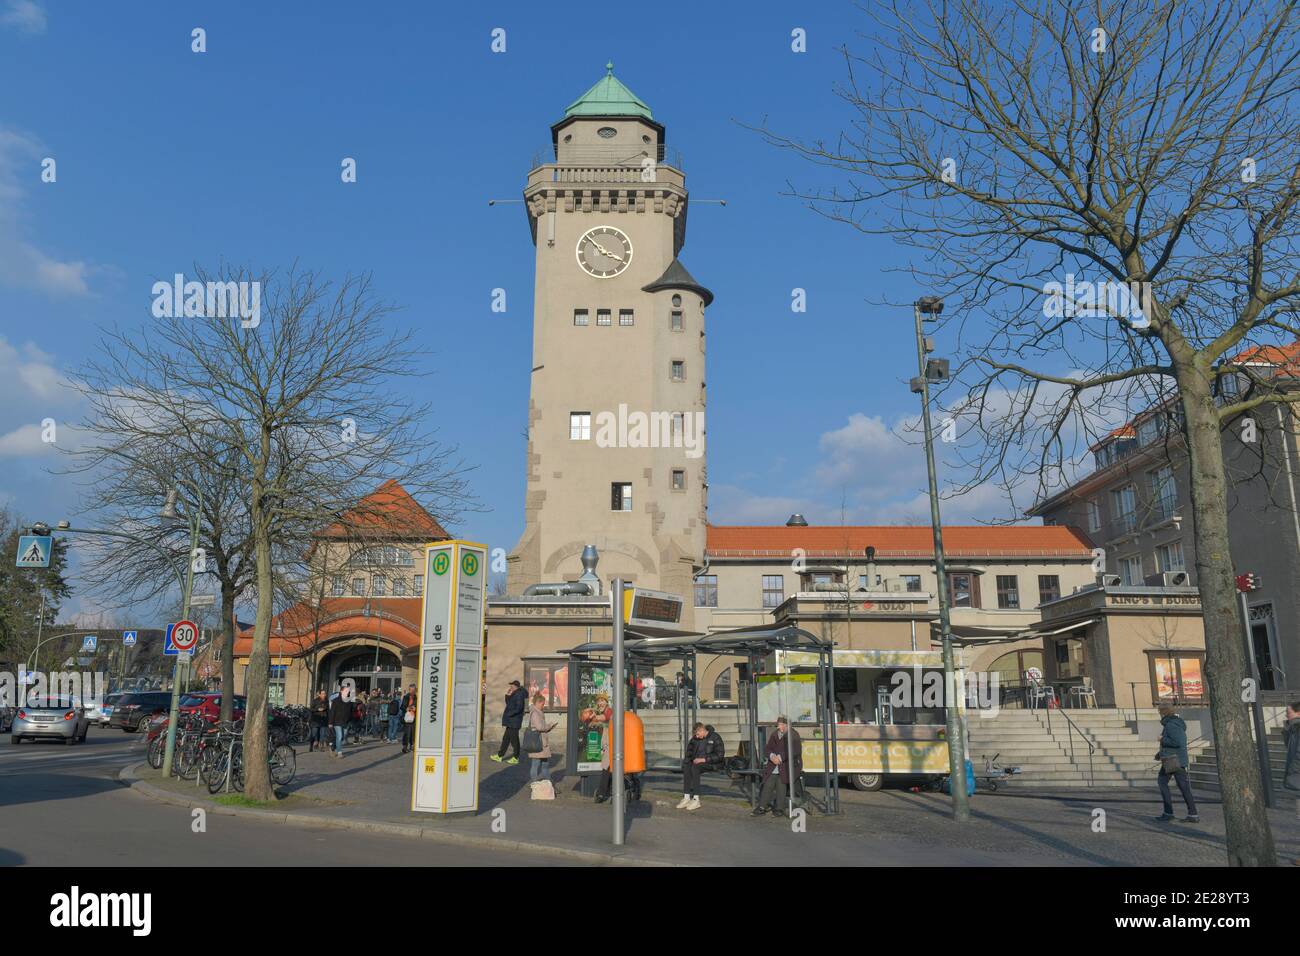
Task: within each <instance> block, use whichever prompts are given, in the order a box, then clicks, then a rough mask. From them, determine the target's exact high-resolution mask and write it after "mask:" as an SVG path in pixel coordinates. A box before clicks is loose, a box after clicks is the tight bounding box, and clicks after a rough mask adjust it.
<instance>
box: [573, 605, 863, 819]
mask: <svg viewBox="0 0 1300 956" xmlns="http://www.w3.org/2000/svg"><path fill="white" fill-rule="evenodd" d="M832 650H833V645H832V644H831V642H829V641H826V640H823V639H821V638H819V637H817V636H816V635H815V634H812V633H811V632H809V631H806V630H804V629H803V628H800V627H796V626H794V625H792V624H785V625H778V626H768V625H760V626H756V627H742V628H734V629H731V630H727V631H717V632H714V633H710V634H692V633H685V632H682V633H663V632H662V631H658V632H655V633H648V632H646V631H641V630H638V629H637V628H635V627H628V628H627V629H626V632H625V639H624V644H623V655H624V673H623V674H622V675H613V674H612V672H611V671H612V667H611V663H610V658H611V657H612V654H613V645H612V644H610V643H607V642H606V643H587V644H581V645H579V646H577V647H574V648H571V649H570V650H568V651H564V652H563V653H564V654H566V656H567V657H568V658H569V667H570V672H569V682H570V683H569V687H570V688H571V692H570V695H569V722H568V723H569V747H568V754H567V760H568V770H569V772H572V773H578V774H587V773H594V772H598V771H599V769H600V743H601V734H603V733H604V732H605V730H606V729H607V727H608V722H609V720H610V718H611V717H612V714H611V713H609V712H608V702H609V701H610V700H612V694H611V693H610V691H612V683H610V682H611V681H612V680H615V679H621V680H623V681H628V680H629V679H632V680H635V678H636V676H637V674H646V673H649V674H653V672H654V671H655V669H657V668H662V667H666V666H670V665H675V666H677V667H679V668H680V670H681V672H682V674H683V675H684V676H685V677H686V679H687V681H689V682H690V683H691V684H693V683H694V679H695V674H696V672H697V667H696V658H697V655H698V654H701V653H703V654H710V655H721V656H730V657H738V658H741V659H743V661H744V676H745V677H747V679H744V680H742V681H741V682H740V684H739V689H740V694H739V701H738V702H739V704H740V710H741V716H742V719H743V721H744V727H745V733H746V738H747V740H746V743H747V746H745V747H744V748H743V753H742V755H741V757H740V758H739V760H737V759H736V758H732V759H731V760H730V761H729V767H728V770H729V772H730V773H732V774H734V775H737V776H740V777H742V778H743V779H745V781H746V782H747V783H748V784H749V787H750V791H751V795H752V791H753V786H754V784H755V783H756V782H757V779H758V777H759V776H760V775H761V773H762V770H763V766H762V764H763V751H764V748H765V744H766V739H765V738H764V736H763V730H762V728H763V725H765V724H772V723H774V722H775V713H773V714H767V713H766V711H768V710H775V711H777V712H780V713H786V714H787V716H788V718H789V720H790V726H791V727H793V728H795V729H796V730H798V729H800V728H803V731H804V733H807V732H808V731H809V730H810V729H811V730H812V733H813V737H814V739H820V741H821V745H822V764H821V765H822V767H825V768H829V772H828V773H825V774H824V782H823V806H824V807H825V810H826V812H827V813H838V812H839V809H840V795H839V772H838V771H839V766H838V759H837V751H836V746H837V739H836V737H837V731H836V727H835V710H834V698H833V689H834V687H835V664H834V659H833V653H832ZM778 651H781V652H800V653H801V655H802V656H803V659H805V660H808V661H810V662H813V661H815V665H814V666H813V667H812V668H809V669H810V670H812V672H813V674H814V675H815V679H814V681H813V682H812V684H811V685H810V686H808V687H803V688H799V690H800V693H796V691H795V687H794V685H795V682H796V678H797V676H800V675H790V674H780V673H770V674H769V673H767V672H766V671H767V666H768V663H767V662H768V661H770V660H772V659H773V658H774V657H775V656H776V652H778ZM787 684H788V685H789V686H788V687H787ZM630 699H631V700H633V701H636V702H635V703H633V705H632V707H633V708H634V709H635V708H636V707H638V706H639V705H640V703H641V702H640V701H638V700H637V697H636V695H631V697H630ZM678 701H679V703H678V708H677V710H678V719H677V725H678V747H679V752H680V754H681V755H682V756H684V754H685V747H686V739H687V738H688V737H689V736H690V733H691V728H692V727H694V725H695V723H696V721H697V719H698V702H697V700H696V699H695V697H694V695H679V697H678ZM773 701H775V702H776V704H775V707H773V706H772V702H773ZM797 701H798V702H802V704H803V705H804V706H802V707H801V708H796V707H795V706H794V705H795V704H796V702H797ZM787 703H788V704H789V705H790V706H789V710H788V711H787V709H786V705H787ZM602 708H603V709H602ZM793 789H794V788H793V787H792V788H791V794H790V797H791V799H793V796H794V793H793Z"/></svg>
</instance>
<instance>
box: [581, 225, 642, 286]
mask: <svg viewBox="0 0 1300 956" xmlns="http://www.w3.org/2000/svg"><path fill="white" fill-rule="evenodd" d="M577 255H578V265H579V266H580V267H581V268H582V271H583V272H586V273H587V274H588V275H593V276H595V277H596V278H597V279H608V278H610V277H611V276H616V275H618V274H619V273H620V272H622V271H623V270H624V269H626V268H627V267H628V265H629V264H630V263H631V262H632V240H630V239H629V238H628V237H627V236H625V235H623V233H621V232H620V231H619V230H617V229H615V228H614V227H613V226H596V227H595V228H594V229H589V230H587V231H586V232H585V233H583V234H582V238H581V239H579V240H578V249H577Z"/></svg>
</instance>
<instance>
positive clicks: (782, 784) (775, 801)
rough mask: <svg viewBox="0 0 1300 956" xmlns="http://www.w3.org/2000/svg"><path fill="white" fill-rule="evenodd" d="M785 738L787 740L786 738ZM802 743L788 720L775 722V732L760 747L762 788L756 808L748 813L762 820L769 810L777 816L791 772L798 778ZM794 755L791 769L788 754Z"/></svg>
mask: <svg viewBox="0 0 1300 956" xmlns="http://www.w3.org/2000/svg"><path fill="white" fill-rule="evenodd" d="M787 735H788V739H787ZM802 748H803V741H801V740H800V739H799V733H798V731H796V730H793V729H791V727H790V721H789V720H787V719H786V718H785V717H778V718H777V719H776V729H775V730H773V731H772V736H770V737H768V738H767V746H766V747H764V748H763V786H762V788H761V789H760V790H759V791H758V806H756V807H755V808H754V809H753V811H751V814H752V815H753V816H756V817H761V816H762V815H763V814H765V813H767V811H768V809H769V808H770V809H771V810H772V812H773V814H775V813H777V812H778V811H779V810H780V809H781V807H782V806H783V805H784V804H785V800H786V791H787V788H789V786H790V784H791V777H790V771H791V770H793V771H794V779H796V780H797V779H798V777H799V773H800V771H801V769H802V763H803V749H802ZM791 753H793V754H794V766H793V767H791V766H790V755H791Z"/></svg>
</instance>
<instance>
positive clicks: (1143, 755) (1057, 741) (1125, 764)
mask: <svg viewBox="0 0 1300 956" xmlns="http://www.w3.org/2000/svg"><path fill="white" fill-rule="evenodd" d="M1138 716H1139V717H1140V718H1142V719H1147V718H1148V717H1150V718H1154V717H1155V711H1154V710H1150V711H1142V710H1141V709H1139V711H1138ZM1069 717H1070V719H1071V720H1072V721H1073V722H1074V725H1075V727H1076V728H1077V730H1072V729H1071V727H1070V725H1069V724H1068V723H1067V722H1066V720H1065V717H1064V715H1062V714H1061V713H1060V712H1055V713H1053V714H1052V716H1051V725H1050V730H1049V726H1048V715H1047V714H1046V713H1045V712H1044V711H1041V710H1038V711H1002V712H1001V713H999V714H998V716H997V717H993V718H988V719H979V718H975V719H973V720H971V722H970V725H969V728H970V729H969V736H970V756H971V760H972V763H974V765H975V768H976V773H977V774H978V773H979V772H980V770H981V769H982V767H983V762H984V757H985V756H988V757H992V756H993V754H995V753H999V754H1000V756H999V757H998V764H999V765H1001V766H1004V767H1006V766H1018V767H1020V768H1021V769H1022V771H1023V773H1021V774H1019V775H1018V776H1016V777H1012V778H1010V779H1008V780H1006V781H1005V783H1004V784H1003V783H1000V784H999V786H1003V785H1005V786H1007V787H1011V788H1032V787H1061V788H1068V789H1076V788H1079V789H1087V788H1089V787H1149V786H1150V785H1151V782H1152V779H1153V778H1154V776H1155V773H1156V761H1155V758H1154V754H1155V752H1156V749H1157V747H1158V745H1157V744H1156V742H1155V741H1151V740H1143V739H1141V738H1140V737H1139V736H1138V734H1137V733H1136V731H1135V730H1134V729H1133V724H1132V720H1133V710H1132V709H1128V710H1123V709H1105V710H1103V709H1093V708H1088V709H1078V710H1071V711H1070V712H1069ZM1089 743H1090V744H1091V745H1092V747H1093V753H1092V757H1091V763H1090V761H1089V754H1088V744H1089ZM1071 744H1073V755H1072V753H1071Z"/></svg>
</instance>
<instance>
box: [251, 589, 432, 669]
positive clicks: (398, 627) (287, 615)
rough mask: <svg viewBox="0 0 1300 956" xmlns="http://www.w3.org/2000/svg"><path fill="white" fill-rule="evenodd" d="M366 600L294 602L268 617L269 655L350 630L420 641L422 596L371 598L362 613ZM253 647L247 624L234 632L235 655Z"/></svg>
mask: <svg viewBox="0 0 1300 956" xmlns="http://www.w3.org/2000/svg"><path fill="white" fill-rule="evenodd" d="M366 600H367V599H366V598H362V597H339V598H334V597H330V598H326V599H325V600H324V601H322V602H321V605H320V608H319V609H314V608H312V607H310V606H308V605H306V604H295V605H294V606H293V607H291V608H289V609H288V610H287V611H285V612H284V613H283V614H281V615H279V616H278V617H275V618H272V619H271V637H270V647H271V655H272V656H273V657H296V656H298V655H300V654H305V653H307V652H308V651H310V650H311V648H312V646H313V645H314V644H315V643H316V642H318V641H319V642H320V643H325V642H327V641H331V640H333V639H334V638H337V637H344V636H347V635H349V634H363V635H367V636H374V635H375V634H378V635H379V636H380V637H383V638H387V639H388V640H391V641H393V642H394V643H397V644H400V645H401V646H402V647H405V648H411V647H416V646H418V645H419V643H420V631H419V627H420V613H421V608H422V605H423V599H422V598H418V597H407V598H370V599H369V601H370V609H371V613H370V615H369V616H367V615H365V614H364V613H362V611H363V609H364V607H365V605H366ZM381 614H382V616H381ZM252 649H253V629H252V628H251V627H250V628H248V629H247V630H245V631H242V632H240V633H239V634H236V635H235V656H236V657H247V656H248V655H249V653H251V651H252Z"/></svg>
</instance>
